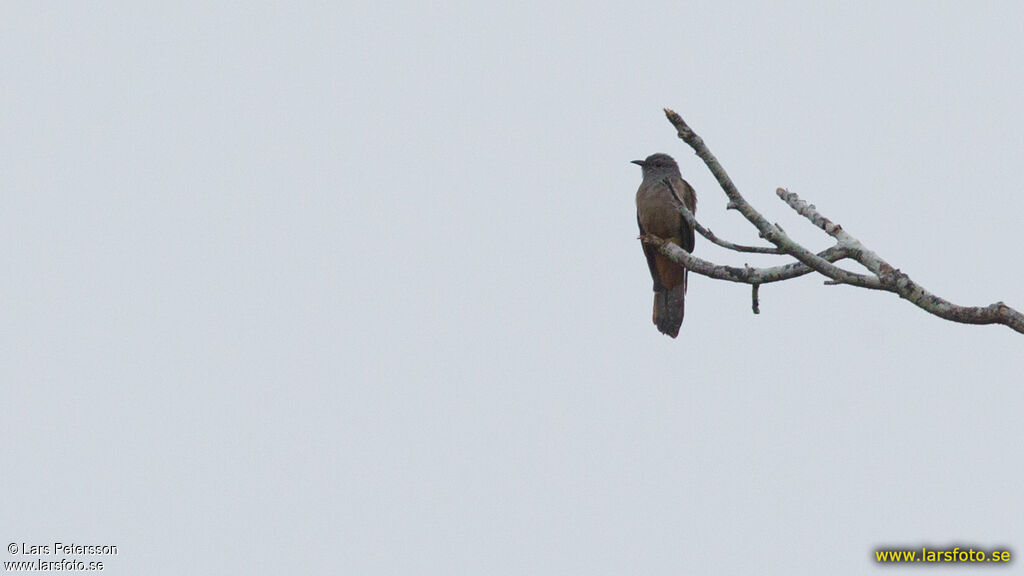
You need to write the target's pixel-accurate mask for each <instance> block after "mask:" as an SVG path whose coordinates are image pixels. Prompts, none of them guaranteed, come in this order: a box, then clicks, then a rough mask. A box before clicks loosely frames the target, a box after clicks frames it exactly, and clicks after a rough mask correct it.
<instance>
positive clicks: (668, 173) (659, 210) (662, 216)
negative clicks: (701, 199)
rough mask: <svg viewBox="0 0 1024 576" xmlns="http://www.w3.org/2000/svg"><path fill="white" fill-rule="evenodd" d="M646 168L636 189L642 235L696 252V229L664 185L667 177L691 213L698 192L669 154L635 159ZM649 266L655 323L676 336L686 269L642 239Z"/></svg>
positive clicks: (694, 211)
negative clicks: (651, 236)
mask: <svg viewBox="0 0 1024 576" xmlns="http://www.w3.org/2000/svg"><path fill="white" fill-rule="evenodd" d="M633 164H638V165H639V166H640V168H641V169H642V170H643V176H644V180H643V182H641V183H640V188H639V189H638V190H637V191H636V221H637V224H639V225H640V234H651V235H654V236H657V237H659V238H662V239H663V240H668V241H669V242H672V243H674V244H676V245H678V246H679V247H680V248H682V249H684V250H686V251H687V252H693V229H692V228H690V225H689V224H687V223H686V219H684V218H683V215H682V214H680V213H679V210H678V209H677V208H676V207H677V206H678V202H677V201H676V200H675V198H674V197H673V196H672V190H671V189H669V187H668V186H667V185H666V184H665V182H664V180H665V179H666V178H668V180H669V181H670V182H672V186H673V187H674V188H675V191H676V194H678V195H679V197H680V198H681V199H682V200H683V202H684V203H685V204H686V207H687V208H689V209H690V212H693V213H695V214H696V212H697V195H696V194H695V193H694V191H693V188H691V187H690V185H689V184H687V182H686V180H683V177H682V175H680V174H679V166H678V165H676V161H675V160H673V159H672V157H671V156H669V155H668V154H651V155H650V156H648V157H647V159H645V160H633ZM641 245H642V246H643V249H644V256H647V266H648V267H649V268H650V269H651V277H652V278H654V318H653V320H654V324H655V325H656V326H657V327H658V330H660V331H661V332H662V333H663V334H668V335H669V336H671V337H673V338H675V337H676V336H678V335H679V326H680V325H681V324H682V323H683V312H684V298H685V296H686V274H687V270H686V269H685V268H683V267H682V266H680V265H678V264H676V263H675V262H673V261H671V260H669V259H668V257H666V256H665V255H663V254H661V253H660V252H658V248H657V247H655V246H651V245H649V244H644V243H642V242H641Z"/></svg>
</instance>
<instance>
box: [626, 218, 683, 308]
mask: <svg viewBox="0 0 1024 576" xmlns="http://www.w3.org/2000/svg"><path fill="white" fill-rule="evenodd" d="M636 225H637V227H639V228H640V235H641V236H642V235H644V234H646V233H647V231H646V230H644V225H643V224H641V223H640V212H639V211H637V213H636ZM691 235H692V233H691ZM640 246H641V247H642V248H643V249H644V256H646V257H647V267H648V268H649V269H650V270H651V278H653V279H654V291H655V292H657V291H658V290H661V278H660V277H659V276H658V265H657V264H656V263H655V262H654V256H655V255H656V254H657V253H658V249H657V248H655V247H654V246H651V245H650V244H647V243H645V242H644V241H643V240H641V241H640Z"/></svg>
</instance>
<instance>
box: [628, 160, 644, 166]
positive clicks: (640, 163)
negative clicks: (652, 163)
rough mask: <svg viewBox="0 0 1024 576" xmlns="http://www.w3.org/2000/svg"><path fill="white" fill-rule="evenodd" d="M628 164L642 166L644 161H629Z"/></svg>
mask: <svg viewBox="0 0 1024 576" xmlns="http://www.w3.org/2000/svg"><path fill="white" fill-rule="evenodd" d="M629 163H630V164H636V165H637V166H643V165H644V161H643V160H630V161H629Z"/></svg>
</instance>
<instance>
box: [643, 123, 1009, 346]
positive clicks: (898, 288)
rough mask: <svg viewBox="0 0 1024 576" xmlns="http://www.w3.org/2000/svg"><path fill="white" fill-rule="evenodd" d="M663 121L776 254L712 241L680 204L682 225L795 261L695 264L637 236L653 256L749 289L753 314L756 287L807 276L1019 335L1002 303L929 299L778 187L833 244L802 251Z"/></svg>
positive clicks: (684, 133)
mask: <svg viewBox="0 0 1024 576" xmlns="http://www.w3.org/2000/svg"><path fill="white" fill-rule="evenodd" d="M665 116H666V117H667V118H668V120H669V122H671V123H672V125H673V126H675V128H676V133H677V134H678V135H679V138H680V139H682V140H683V141H684V142H686V143H687V144H688V145H689V146H690V147H691V148H693V150H694V152H696V153H697V156H699V157H700V159H701V160H703V161H704V164H706V165H707V167H708V169H709V170H710V171H711V174H712V175H714V177H715V179H716V180H718V184H719V185H720V186H721V187H722V190H723V191H724V192H725V195H726V196H727V197H728V198H729V203H728V205H727V206H726V209H729V210H738V211H739V212H740V213H741V214H743V217H744V218H746V219H747V221H749V222H750V223H751V224H753V225H754V227H755V228H757V230H758V233H759V235H760V236H761V237H762V238H764V239H766V240H768V241H769V242H771V243H772V244H774V245H775V246H776V247H777V249H778V250H777V251H776V250H773V249H771V248H757V247H752V246H739V245H736V244H733V243H731V242H728V241H726V240H720V239H718V238H717V237H715V235H714V234H712V233H711V231H710V230H706V229H705V228H704V227H703V226H701V225H700V224H699V223H697V220H696V218H694V216H693V214H692V213H691V212H690V211H689V210H688V209H686V207H685V205H683V203H682V202H679V204H680V206H682V209H681V210H680V213H681V214H682V215H683V217H684V218H686V221H687V223H688V224H690V226H692V227H693V228H694V229H695V230H697V231H698V232H700V233H701V235H703V236H704V237H705V238H707V239H708V240H710V241H712V242H714V243H715V244H718V245H719V246H723V247H725V248H729V249H732V250H736V251H739V252H756V253H766V254H778V253H784V254H788V255H790V256H793V257H794V258H796V259H797V260H798V262H794V263H790V264H786V265H784V266H775V267H772V268H760V269H758V268H751V267H749V266H747V267H745V268H736V267H732V266H723V265H718V264H714V263H712V262H708V261H706V260H701V259H700V258H696V257H694V256H693V255H692V254H690V253H688V252H687V251H685V250H683V249H682V248H680V247H679V246H676V245H675V244H673V243H670V242H666V241H664V240H662V239H660V238H656V237H652V236H643V237H641V239H642V240H643V241H644V242H646V243H648V244H653V245H656V246H658V249H659V251H660V252H661V253H662V254H664V255H666V256H668V257H669V258H670V259H671V260H672V261H674V262H676V263H678V264H679V265H681V266H684V267H686V268H687V269H689V270H692V271H694V272H696V273H698V274H702V275H704V276H708V277H711V278H716V279H719V280H728V281H731V282H742V283H747V284H752V285H753V288H752V290H751V299H752V308H753V310H754V313H755V314H757V313H758V312H759V303H758V289H759V287H760V285H761V284H767V283H770V282H780V281H782V280H789V279H791V278H796V277H798V276H803V275H805V274H808V273H810V272H812V271H813V272H818V273H820V274H822V275H824V276H825V277H826V278H827V280H826V281H825V284H827V285H834V284H849V285H851V286H859V287H862V288H869V289H873V290H885V291H887V292H892V293H894V294H897V295H899V296H900V298H903V299H905V300H908V301H910V302H911V303H913V304H914V305H915V306H917V307H919V308H921V309H922V310H925V311H926V312H929V313H930V314H933V315H935V316H938V317H940V318H944V319H946V320H951V321H953V322H960V323H963V324H1003V325H1004V326H1008V327H1009V328H1011V329H1013V330H1016V331H1017V332H1020V333H1022V334H1024V314H1021V313H1020V312H1018V311H1017V310H1014V309H1013V308H1010V307H1009V306H1007V305H1006V304H1004V303H1003V302H996V303H995V304H990V305H988V306H983V307H982V306H958V305H956V304H953V303H952V302H950V301H948V300H945V299H943V298H941V297H939V296H936V295H935V294H932V293H931V292H929V291H928V290H926V289H925V288H924V287H922V286H921V285H919V284H917V283H916V282H914V281H913V280H911V279H910V276H908V275H907V274H905V273H903V272H902V271H900V270H899V269H897V268H895V267H893V266H892V265H890V264H889V263H888V262H886V261H885V260H884V259H882V258H881V257H880V256H879V255H878V254H876V253H875V252H873V251H872V250H869V249H868V248H867V247H866V246H864V244H862V243H861V242H860V240H858V239H857V238H854V237H853V236H852V235H850V234H849V233H848V232H846V230H844V229H843V227H842V226H840V225H839V224H836V223H834V222H832V221H831V220H829V219H828V218H826V217H825V216H823V215H822V214H821V213H820V212H818V210H817V208H815V207H814V205H813V204H808V203H807V202H805V201H803V200H801V199H800V197H799V196H797V195H796V194H794V193H792V192H789V191H787V190H785V189H783V188H779V189H778V190H776V194H777V195H778V196H779V198H781V199H782V200H783V201H784V202H786V204H788V205H789V206H790V207H791V208H792V209H793V210H795V211H796V212H797V213H798V214H800V215H801V216H804V217H805V218H807V219H808V220H809V221H810V222H811V223H812V224H814V225H815V226H817V227H818V228H820V229H821V230H823V231H824V232H825V233H826V234H828V235H830V236H832V237H833V238H835V239H836V245H835V246H833V247H831V248H829V249H828V250H825V251H823V252H819V253H817V254H815V253H813V252H811V251H810V250H808V249H806V248H804V247H803V246H801V245H800V244H798V243H797V242H796V241H794V240H793V239H792V238H790V237H789V235H787V234H786V232H785V231H784V230H782V227H781V226H779V225H777V224H771V223H769V222H768V220H766V219H765V218H764V216H762V215H761V213H760V212H758V211H757V210H756V209H755V208H754V207H753V206H752V205H751V204H750V203H748V202H747V201H746V199H745V198H744V197H743V196H742V195H741V194H740V192H739V190H738V189H737V188H736V185H735V184H733V182H732V179H730V178H729V175H728V174H726V172H725V169H724V168H723V167H722V165H721V164H720V163H719V162H718V159H717V158H715V156H714V155H713V154H712V153H711V151H710V150H709V149H708V147H707V145H706V144H704V141H703V140H702V139H701V138H700V136H698V135H697V134H695V133H694V132H693V130H692V129H691V128H690V127H689V126H688V125H687V124H686V122H685V121H683V119H682V118H681V117H680V116H679V115H678V114H676V113H675V112H673V111H672V110H669V109H668V108H666V109H665ZM669 188H670V189H671V190H672V194H673V195H674V196H675V197H676V199H677V200H679V196H678V194H676V191H675V188H674V187H672V184H671V183H669ZM845 258H851V259H853V260H856V261H857V262H859V263H860V264H861V265H863V266H864V267H865V268H867V269H868V270H869V271H870V272H871V274H870V275H865V274H858V273H855V272H850V271H848V270H845V269H843V268H840V267H838V266H836V265H835V264H834V262H837V261H839V260H842V259H845Z"/></svg>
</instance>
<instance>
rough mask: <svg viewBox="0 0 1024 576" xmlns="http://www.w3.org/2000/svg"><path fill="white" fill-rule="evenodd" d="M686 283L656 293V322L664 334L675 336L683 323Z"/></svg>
mask: <svg viewBox="0 0 1024 576" xmlns="http://www.w3.org/2000/svg"><path fill="white" fill-rule="evenodd" d="M685 297H686V283H685V282H683V283H682V284H679V285H677V286H676V287H674V288H670V289H663V290H660V291H658V292H655V293H654V324H655V325H656V326H657V327H658V330H660V331H661V333H662V334H668V335H669V336H671V337H673V338H675V337H676V336H678V335H679V326H681V325H682V323H683V312H684V311H685V306H684V304H685Z"/></svg>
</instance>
